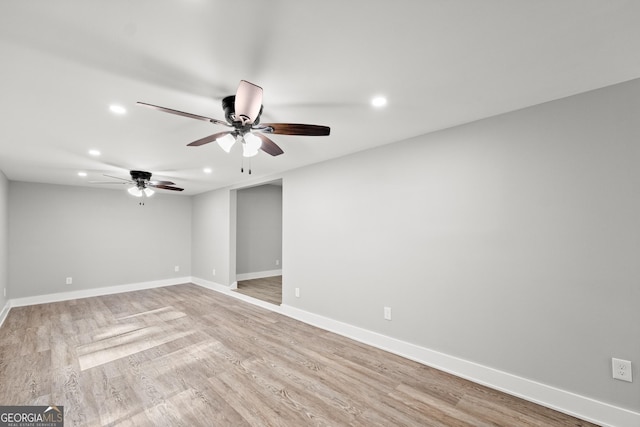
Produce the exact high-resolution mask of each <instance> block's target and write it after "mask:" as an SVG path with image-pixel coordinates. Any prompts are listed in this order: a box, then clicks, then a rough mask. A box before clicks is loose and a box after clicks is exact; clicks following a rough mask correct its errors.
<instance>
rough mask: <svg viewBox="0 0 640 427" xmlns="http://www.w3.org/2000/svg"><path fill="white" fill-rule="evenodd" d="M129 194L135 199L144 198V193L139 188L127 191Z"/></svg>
mask: <svg viewBox="0 0 640 427" xmlns="http://www.w3.org/2000/svg"><path fill="white" fill-rule="evenodd" d="M127 191H128V192H129V194H131V195H132V196H135V197H142V191H140V189H139V188H138V187H131V188H130V189H128V190H127Z"/></svg>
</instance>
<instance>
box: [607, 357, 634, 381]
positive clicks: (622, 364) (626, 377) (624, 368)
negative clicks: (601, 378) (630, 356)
mask: <svg viewBox="0 0 640 427" xmlns="http://www.w3.org/2000/svg"><path fill="white" fill-rule="evenodd" d="M611 367H612V369H613V378H615V379H616V380H622V381H629V382H632V381H633V378H632V375H631V362H630V361H628V360H622V359H616V358H615V357H614V358H612V359H611Z"/></svg>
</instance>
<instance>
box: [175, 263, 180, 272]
mask: <svg viewBox="0 0 640 427" xmlns="http://www.w3.org/2000/svg"><path fill="white" fill-rule="evenodd" d="M175 270H176V273H177V272H178V271H180V266H179V265H176V266H175Z"/></svg>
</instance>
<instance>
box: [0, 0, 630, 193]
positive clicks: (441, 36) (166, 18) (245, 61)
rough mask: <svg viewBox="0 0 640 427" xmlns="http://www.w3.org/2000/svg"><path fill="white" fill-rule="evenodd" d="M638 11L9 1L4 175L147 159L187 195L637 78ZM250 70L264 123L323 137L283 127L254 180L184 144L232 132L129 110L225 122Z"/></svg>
mask: <svg viewBox="0 0 640 427" xmlns="http://www.w3.org/2000/svg"><path fill="white" fill-rule="evenodd" d="M639 18H640V2H639V1H622V0H606V1H605V0H561V1H560V0H535V1H532V0H483V1H478V0H453V1H447V0H422V1H418V0H392V1H381V0H378V1H375V2H374V1H364V0H355V1H353V0H352V1H345V0H340V1H337V0H317V1H314V2H311V1H303V0H279V1H278V0H271V1H263V0H235V1H231V0H226V1H223V0H218V1H207V0H173V1H169V0H165V1H159V0H139V1H134V0H109V1H107V0H82V1H80V0H73V1H71V0H29V1H17V0H14V1H9V0H6V1H2V2H1V3H0V60H1V61H2V62H1V66H0V78H1V81H2V91H1V93H0V117H1V122H0V123H1V124H0V170H2V171H3V172H4V173H5V175H6V176H7V177H8V178H9V179H10V180H16V181H33V182H46V183H54V184H67V185H86V186H90V185H94V186H96V187H97V185H95V184H90V183H89V182H88V181H91V180H99V181H101V180H105V178H104V177H103V176H102V175H103V174H110V175H116V176H121V177H127V176H128V170H130V169H141V170H147V171H150V172H152V173H153V174H154V176H153V178H154V179H169V180H172V181H174V182H175V183H176V185H177V186H180V187H184V188H185V191H184V192H183V193H182V194H197V193H201V192H203V191H207V190H211V189H215V188H220V187H223V186H227V185H231V184H241V183H242V182H245V181H249V180H252V179H253V178H256V177H260V176H265V175H272V174H277V173H279V172H281V171H285V170H288V169H292V168H296V167H300V166H303V165H307V164H311V163H315V162H319V161H322V160H326V159H330V158H334V157H338V156H342V155H345V154H348V153H352V152H356V151H359V150H364V149H367V148H370V147H374V146H378V145H382V144H388V143H393V142H397V141H400V140H403V139H406V138H409V137H412V136H416V135H420V134H424V133H428V132H432V131H434V130H438V129H443V128H446V127H450V126H455V125H458V124H461V123H466V122H469V121H473V120H477V119H480V118H484V117H488V116H492V115H496V114H500V113H503V112H507V111H512V110H515V109H519V108H523V107H526V106H530V105H534V104H539V103H542V102H546V101H550V100H553V99H558V98H562V97H565V96H569V95H572V94H576V93H580V92H584V91H588V90H591V89H595V88H599V87H603V86H608V85H611V84H615V83H619V82H622V81H627V80H631V79H634V78H638V77H640V55H639V54H638V52H640V25H638V20H639ZM240 79H245V80H249V81H251V82H253V83H256V84H258V85H260V86H262V87H263V88H264V100H263V105H264V112H263V115H262V122H293V123H311V124H321V125H327V126H330V127H331V135H330V136H328V137H298V136H283V135H273V136H272V139H273V140H274V141H275V142H276V143H277V144H278V145H280V147H281V148H282V149H283V150H284V151H285V154H283V155H281V156H279V157H271V156H268V155H266V154H265V153H262V152H261V153H260V154H259V155H258V156H257V157H255V158H253V160H252V169H253V175H251V176H250V175H248V174H247V173H246V172H245V173H244V174H242V173H240V163H241V157H242V156H241V153H240V151H239V150H238V149H236V150H235V151H233V152H232V153H231V154H226V153H224V152H223V151H222V150H221V149H220V148H219V147H218V146H217V144H215V143H212V144H208V145H203V146H201V147H187V146H186V144H187V143H189V142H192V141H194V140H196V139H199V138H202V137H204V136H207V135H209V134H212V133H215V132H219V131H223V130H225V128H224V127H220V126H216V125H213V124H210V123H206V122H202V121H197V120H192V119H188V118H184V117H180V116H176V115H171V114H166V113H162V112H159V111H154V110H151V109H147V108H143V107H139V106H136V105H135V102H136V101H144V102H148V103H151V104H157V105H161V106H165V107H169V108H174V109H178V110H182V111H187V112H191V113H194V114H199V115H204V116H209V117H214V118H218V119H224V114H223V112H222V107H221V104H220V101H221V99H222V98H223V97H225V96H227V95H232V94H234V93H235V91H236V88H237V85H238V82H239V81H240ZM377 94H383V95H385V96H386V97H387V98H388V105H387V106H386V107H385V108H383V109H375V108H373V107H371V106H370V104H369V102H370V99H371V98H372V97H373V96H374V95H377ZM114 103H115V104H120V105H122V106H124V107H126V108H127V110H128V112H127V114H125V115H123V116H116V115H114V114H112V113H110V111H109V109H108V107H109V105H110V104H114ZM89 149H98V150H100V151H101V152H102V155H101V156H100V157H98V158H94V157H91V156H90V155H89V154H88V150H89ZM205 167H210V168H212V169H213V173H211V174H205V173H204V172H203V168H205ZM79 171H85V172H87V173H88V176H87V177H84V178H82V177H79V176H78V175H77V173H78V172H79ZM105 187H106V186H104V185H103V186H101V188H105ZM113 187H114V188H116V189H122V187H121V186H113Z"/></svg>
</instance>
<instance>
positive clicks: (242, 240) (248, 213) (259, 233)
mask: <svg viewBox="0 0 640 427" xmlns="http://www.w3.org/2000/svg"><path fill="white" fill-rule="evenodd" d="M236 203H237V205H236V206H237V213H236V214H237V223H236V230H237V233H236V254H237V255H236V272H237V273H238V274H244V273H257V272H262V271H270V270H279V269H281V268H282V267H281V266H282V264H280V265H276V260H278V261H281V260H282V187H281V186H278V185H271V184H267V185H259V186H256V187H251V188H245V189H241V190H238V191H237V202H236Z"/></svg>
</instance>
